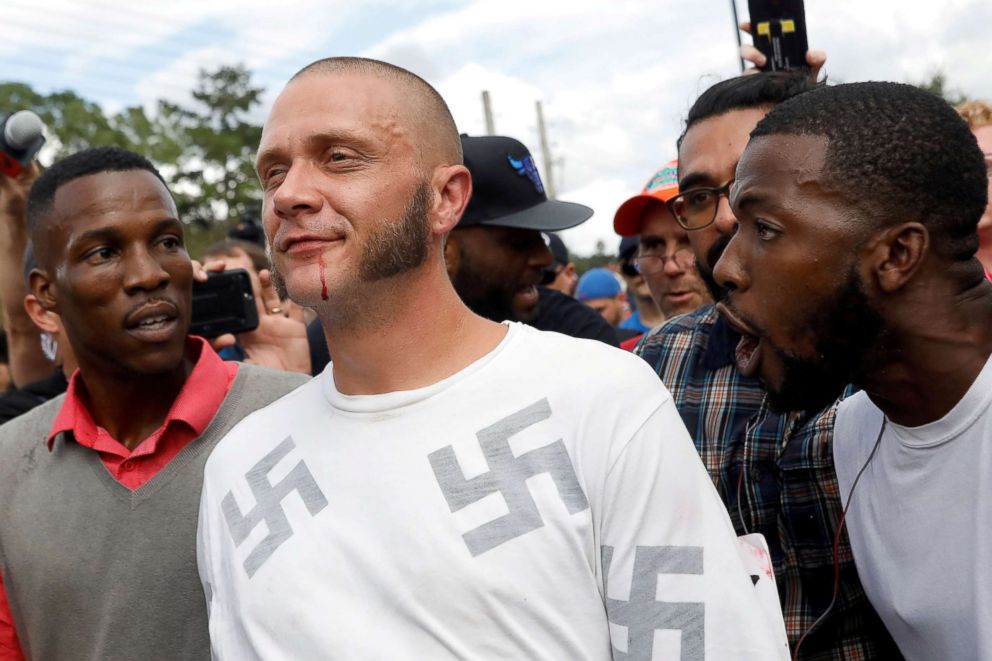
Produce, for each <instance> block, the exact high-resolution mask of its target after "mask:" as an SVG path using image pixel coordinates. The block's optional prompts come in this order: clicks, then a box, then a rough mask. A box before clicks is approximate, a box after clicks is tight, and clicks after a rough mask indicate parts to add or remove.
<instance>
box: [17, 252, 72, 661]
mask: <svg viewBox="0 0 992 661" xmlns="http://www.w3.org/2000/svg"><path fill="white" fill-rule="evenodd" d="M36 268H38V262H37V260H36V259H35V256H34V250H33V249H32V247H31V244H30V243H29V244H28V246H27V253H26V254H25V255H24V282H25V284H26V283H28V282H29V280H30V275H31V271H33V270H34V269H36ZM23 310H24V314H25V315H26V316H27V318H28V319H30V320H31V322H32V323H33V324H34V326H35V327H36V328H37V331H38V333H39V334H40V336H39V342H38V345H39V350H40V352H41V353H43V354H44V355H45V359H46V361H47V362H49V364H50V365H51V367H50V368H49V370H50V371H49V373H48V374H47V375H46V376H44V377H43V378H41V379H37V380H35V381H31V382H29V383H26V384H23V385H21V386H18V387H15V388H14V389H12V390H10V391H8V392H6V393H4V394H3V396H0V424H3V423H5V422H7V421H9V420H13V419H14V418H16V417H17V416H19V415H22V414H24V413H27V412H28V411H30V410H31V409H33V408H35V407H36V406H39V405H41V404H44V403H45V402H47V401H48V400H50V399H53V398H54V397H57V396H59V395H61V394H62V393H64V392H65V391H66V388H68V387H69V378H70V377H71V376H72V373H73V372H75V371H76V356H75V354H74V353H73V351H72V345H70V344H69V340H68V338H67V337H66V334H65V329H64V328H63V327H62V320H61V319H60V318H59V315H58V314H57V313H55V312H52V311H50V310H46V309H45V308H44V307H43V306H42V305H41V303H40V302H39V301H38V298H37V297H36V296H35V295H34V293H33V292H32V293H28V294H25V296H24V300H23ZM0 658H2V657H0Z"/></svg>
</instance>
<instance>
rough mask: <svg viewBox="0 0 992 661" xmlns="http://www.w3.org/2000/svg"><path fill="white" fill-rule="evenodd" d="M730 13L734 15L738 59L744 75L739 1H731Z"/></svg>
mask: <svg viewBox="0 0 992 661" xmlns="http://www.w3.org/2000/svg"><path fill="white" fill-rule="evenodd" d="M730 11H731V13H732V14H733V15H734V35H736V36H737V58H738V59H739V60H740V62H741V73H744V58H743V57H741V56H740V52H741V22H740V20H739V19H738V18H737V0H730Z"/></svg>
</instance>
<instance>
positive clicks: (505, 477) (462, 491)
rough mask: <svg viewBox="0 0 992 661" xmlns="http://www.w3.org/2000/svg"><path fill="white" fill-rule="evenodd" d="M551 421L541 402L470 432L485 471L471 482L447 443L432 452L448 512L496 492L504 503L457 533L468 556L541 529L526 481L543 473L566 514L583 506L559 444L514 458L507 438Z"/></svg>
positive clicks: (582, 497) (546, 406) (545, 404)
mask: <svg viewBox="0 0 992 661" xmlns="http://www.w3.org/2000/svg"><path fill="white" fill-rule="evenodd" d="M550 417H551V407H550V405H549V404H548V400H547V399H542V400H540V401H538V402H535V403H534V404H531V405H530V406H528V407H527V408H525V409H523V410H520V411H517V412H516V413H514V414H512V415H510V416H507V417H506V418H503V419H502V420H499V421H498V422H496V423H494V424H492V425H490V426H488V427H486V428H485V429H482V430H480V431H479V432H477V433H476V438H478V439H479V445H480V446H481V448H482V453H483V455H484V456H485V458H486V464H487V465H488V466H489V471H488V472H486V473H483V474H481V475H477V476H475V477H473V478H471V479H466V478H465V473H463V472H462V470H461V468H460V467H459V465H458V459H457V458H456V457H455V451H454V450H453V449H452V447H451V446H450V445H449V446H447V447H443V448H441V449H440V450H436V451H435V452H432V453H431V454H430V455H429V456H428V459H429V460H430V463H431V468H433V469H434V476H435V477H436V478H437V483H438V485H439V486H440V487H441V493H443V494H444V498H445V500H446V501H447V502H448V507H449V508H450V509H451V511H452V512H457V511H458V510H460V509H462V508H463V507H466V506H468V505H471V504H472V503H474V502H477V501H479V500H481V499H483V498H485V497H486V496H488V495H490V494H494V493H497V492H499V493H500V494H502V496H503V499H504V500H505V501H506V507H507V509H508V510H509V512H508V513H506V514H504V515H503V516H501V517H499V518H496V519H494V520H492V521H489V522H487V523H484V524H482V525H481V526H479V527H478V528H474V529H472V530H469V531H468V532H466V533H465V534H463V535H462V538H463V539H464V540H465V545H466V546H467V547H468V550H469V553H471V554H472V555H473V556H477V555H479V554H480V553H485V552H486V551H489V550H491V549H494V548H496V547H497V546H499V545H500V544H503V543H504V542H508V541H509V540H511V539H514V538H515V537H519V536H520V535H524V534H526V533H529V532H531V531H532V530H537V529H538V528H540V527H542V526H543V525H544V521H543V520H542V519H541V514H540V512H539V511H538V509H537V505H536V504H535V503H534V498H533V497H532V496H531V494H530V490H529V489H528V488H527V483H526V480H527V479H528V478H530V477H533V476H535V475H540V474H542V473H547V474H548V475H550V476H551V479H552V481H553V482H554V484H555V487H556V488H557V490H558V495H559V496H560V497H561V499H562V501H563V502H564V504H565V507H566V508H567V509H568V513H569V514H575V513H577V512H581V511H583V510H585V509H587V508H588V507H589V502H588V501H587V500H586V495H585V493H583V491H582V487H581V485H580V484H579V480H578V478H576V476H575V469H574V468H573V467H572V460H571V458H570V457H569V456H568V451H567V450H566V449H565V444H564V443H563V442H562V441H561V440H560V439H559V440H557V441H555V442H554V443H551V444H549V445H545V446H543V447H539V448H536V449H534V450H531V451H530V452H525V453H524V454H522V455H520V456H519V457H514V456H513V452H512V451H511V450H510V442H509V441H510V438H511V437H512V436H513V435H514V434H517V433H519V432H520V431H521V430H523V429H526V428H527V427H530V426H532V425H535V424H537V423H538V422H541V421H542V420H546V419H548V418H550Z"/></svg>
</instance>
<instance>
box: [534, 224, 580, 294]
mask: <svg viewBox="0 0 992 661" xmlns="http://www.w3.org/2000/svg"><path fill="white" fill-rule="evenodd" d="M544 239H545V242H546V243H547V244H548V250H550V251H551V266H549V267H547V268H546V269H544V282H543V283H542V284H543V286H545V287H547V288H548V289H554V290H555V291H560V292H561V293H562V294H565V296H575V286H576V285H577V284H578V283H579V274H578V273H576V272H575V264H573V263H572V260H571V256H570V255H569V254H568V248H567V247H566V246H565V242H564V241H562V240H561V237H560V236H558V235H557V234H555V233H554V232H545V233H544Z"/></svg>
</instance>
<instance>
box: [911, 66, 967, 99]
mask: <svg viewBox="0 0 992 661" xmlns="http://www.w3.org/2000/svg"><path fill="white" fill-rule="evenodd" d="M915 85H916V86H917V87H919V88H920V89H923V90H926V91H928V92H930V93H931V94H936V95H937V96H939V97H940V98H942V99H944V100H945V101H947V102H948V103H949V104H951V105H952V106H956V105H959V104H961V103H964V102H965V101H967V100H968V97H966V96H965V95H964V94H962V93H961V92H960V90H952V89H950V88H948V86H947V76H946V75H945V74H944V72H943V71H941V70H940V69H936V70H934V72H933V73H931V74H930V78H929V79H928V80H924V81H922V82H919V83H915Z"/></svg>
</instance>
